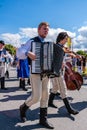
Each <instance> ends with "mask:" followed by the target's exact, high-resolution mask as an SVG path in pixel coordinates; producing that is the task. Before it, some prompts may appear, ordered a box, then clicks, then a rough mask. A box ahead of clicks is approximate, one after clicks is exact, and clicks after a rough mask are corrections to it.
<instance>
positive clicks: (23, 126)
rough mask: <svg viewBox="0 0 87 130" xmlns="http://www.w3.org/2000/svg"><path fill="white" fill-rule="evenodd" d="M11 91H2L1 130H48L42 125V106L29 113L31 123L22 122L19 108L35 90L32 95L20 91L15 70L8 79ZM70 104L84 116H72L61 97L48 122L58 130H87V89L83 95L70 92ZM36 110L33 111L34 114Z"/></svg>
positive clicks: (29, 91)
mask: <svg viewBox="0 0 87 130" xmlns="http://www.w3.org/2000/svg"><path fill="white" fill-rule="evenodd" d="M5 84H6V87H8V88H9V89H8V90H0V130H46V129H45V128H43V127H41V126H40V125H39V124H38V121H39V103H37V104H35V105H33V106H32V107H31V108H30V109H29V110H28V112H27V118H28V121H27V122H25V123H21V122H20V116H19V106H20V105H21V104H22V103H23V102H24V100H25V99H27V97H28V96H29V95H30V94H31V86H27V87H29V89H28V92H25V91H22V90H21V89H19V87H18V85H19V83H18V79H17V78H16V70H15V68H11V69H10V79H9V80H8V79H6V83H5ZM68 95H69V101H70V102H71V104H72V106H73V107H74V108H77V109H78V110H79V111H80V113H79V114H78V115H75V116H73V115H71V116H70V115H69V114H68V113H67V111H66V109H65V107H64V104H63V101H62V100H61V98H60V97H56V98H55V100H54V102H55V104H57V106H58V109H53V108H48V113H49V114H48V120H49V121H50V122H51V123H52V124H54V126H55V129H54V130H77V129H79V130H86V129H87V85H83V86H82V87H81V89H80V91H68ZM32 110H33V111H32Z"/></svg>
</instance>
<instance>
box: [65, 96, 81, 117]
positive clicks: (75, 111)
mask: <svg viewBox="0 0 87 130" xmlns="http://www.w3.org/2000/svg"><path fill="white" fill-rule="evenodd" d="M63 102H64V104H65V106H66V109H67V111H68V112H69V114H73V115H76V114H78V113H79V111H77V110H75V109H73V108H72V107H71V105H70V103H69V101H68V99H67V98H64V99H63Z"/></svg>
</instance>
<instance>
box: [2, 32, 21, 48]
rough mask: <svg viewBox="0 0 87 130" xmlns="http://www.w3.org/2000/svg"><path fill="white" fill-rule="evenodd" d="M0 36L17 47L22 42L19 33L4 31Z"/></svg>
mask: <svg viewBox="0 0 87 130" xmlns="http://www.w3.org/2000/svg"><path fill="white" fill-rule="evenodd" d="M0 37H1V38H2V39H3V40H4V41H5V42H6V43H8V44H12V45H13V46H15V47H19V46H20V44H21V41H20V40H21V36H20V35H19V34H18V33H17V34H11V33H4V34H1V35H0Z"/></svg>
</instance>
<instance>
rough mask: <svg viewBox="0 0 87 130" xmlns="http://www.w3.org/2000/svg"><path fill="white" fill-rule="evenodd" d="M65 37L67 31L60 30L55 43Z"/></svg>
mask: <svg viewBox="0 0 87 130" xmlns="http://www.w3.org/2000/svg"><path fill="white" fill-rule="evenodd" d="M65 37H68V34H67V32H60V33H59V34H58V36H57V39H56V43H58V42H60V41H61V40H63V39H64V38H65Z"/></svg>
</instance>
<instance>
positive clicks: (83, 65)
mask: <svg viewBox="0 0 87 130" xmlns="http://www.w3.org/2000/svg"><path fill="white" fill-rule="evenodd" d="M82 71H83V73H85V71H86V56H82Z"/></svg>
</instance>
